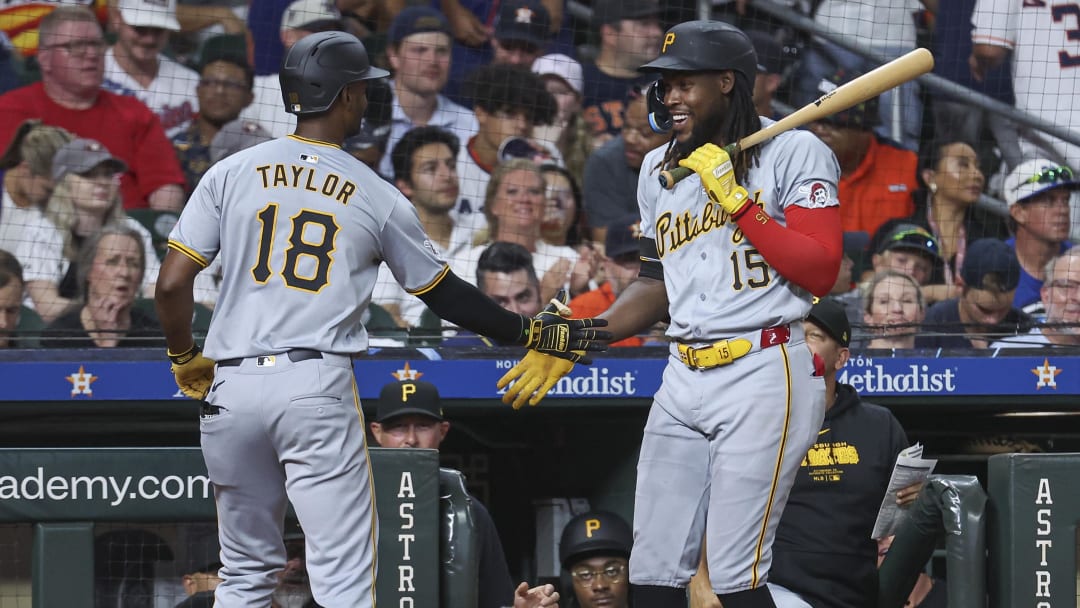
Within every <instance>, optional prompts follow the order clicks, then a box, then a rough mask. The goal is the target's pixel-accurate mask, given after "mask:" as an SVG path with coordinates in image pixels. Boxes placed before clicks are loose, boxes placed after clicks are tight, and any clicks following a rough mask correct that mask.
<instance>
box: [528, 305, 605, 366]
mask: <svg viewBox="0 0 1080 608" xmlns="http://www.w3.org/2000/svg"><path fill="white" fill-rule="evenodd" d="M568 300H569V297H568V296H567V294H566V290H563V289H560V290H559V293H558V294H556V295H555V297H554V298H553V299H552V300H551V303H550V304H548V305H547V306H546V307H544V310H541V311H540V312H539V313H537V315H536V316H535V317H533V318H532V319H531V320H530V321H529V327H528V328H527V329H526V331H525V335H524V339H523V341H522V344H523V345H524V346H525V348H528V349H530V350H535V351H537V352H541V353H544V354H546V355H553V356H555V357H561V358H563V359H567V360H569V361H572V362H574V363H581V364H583V365H588V364H590V363H592V359H590V358H589V357H587V356H585V355H586V351H594V352H600V351H605V350H607V342H609V341H610V340H611V334H610V333H609V332H606V331H597V330H595V329H593V328H594V327H606V326H607V320H606V319H568V318H567V317H569V316H570V308H569V307H568V306H566V302H567V301H568Z"/></svg>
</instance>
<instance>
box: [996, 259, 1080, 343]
mask: <svg viewBox="0 0 1080 608" xmlns="http://www.w3.org/2000/svg"><path fill="white" fill-rule="evenodd" d="M1046 279H1047V280H1046V282H1045V283H1043V286H1042V288H1041V289H1040V290H1039V291H1040V294H1041V296H1042V302H1043V307H1044V309H1045V310H1046V318H1045V320H1044V323H1043V324H1041V325H1040V326H1039V327H1035V328H1033V329H1032V330H1031V332H1030V333H1028V334H1026V335H1022V336H1010V337H1008V338H1004V339H1002V340H999V341H997V342H994V343H993V344H991V345H990V347H991V348H1024V347H1033V346H1076V345H1077V344H1080V249H1069V250H1068V251H1066V252H1065V253H1062V254H1061V255H1059V256H1057V257H1055V258H1053V259H1052V260H1050V262H1048V263H1047V264H1046Z"/></svg>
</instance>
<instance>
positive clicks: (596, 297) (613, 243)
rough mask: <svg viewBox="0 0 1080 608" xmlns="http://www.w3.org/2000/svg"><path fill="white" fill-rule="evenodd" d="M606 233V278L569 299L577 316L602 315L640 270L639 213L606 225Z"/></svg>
mask: <svg viewBox="0 0 1080 608" xmlns="http://www.w3.org/2000/svg"><path fill="white" fill-rule="evenodd" d="M605 233H606V236H605V237H604V255H603V256H602V257H601V258H600V260H601V261H600V264H601V270H602V272H603V276H604V277H605V278H606V279H607V280H605V281H604V282H603V283H601V284H600V286H599V287H597V288H596V289H593V290H591V291H587V292H585V293H583V294H581V295H579V296H577V297H576V298H574V299H573V300H570V310H572V311H573V314H574V317H575V318H579V319H587V318H591V317H596V316H599V315H600V313H602V312H604V311H605V310H607V309H608V308H610V307H611V305H612V304H614V303H615V298H617V297H618V296H619V294H620V293H622V291H623V290H624V289H626V287H627V286H628V285H629V284H630V283H631V282H633V280H634V279H635V278H637V276H638V272H640V271H641V253H640V244H639V243H638V239H640V238H641V219H640V218H639V217H638V215H637V214H634V215H630V216H627V217H624V218H623V219H622V221H619V222H615V223H613V224H611V225H610V226H607V230H605ZM644 343H645V341H644V340H643V339H642V338H641V337H639V336H632V337H629V338H626V339H625V340H619V341H618V342H613V343H612V344H610V346H641V345H642V344H644Z"/></svg>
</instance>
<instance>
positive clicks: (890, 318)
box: [863, 270, 926, 349]
mask: <svg viewBox="0 0 1080 608" xmlns="http://www.w3.org/2000/svg"><path fill="white" fill-rule="evenodd" d="M864 302H865V303H866V312H865V314H864V315H863V322H864V323H865V324H866V326H867V332H868V333H869V334H870V336H871V339H870V342H869V343H868V344H867V345H866V347H867V348H889V349H894V348H915V337H916V334H918V332H919V326H920V325H921V324H922V322H923V319H924V318H926V301H925V300H924V299H923V293H922V288H921V287H920V286H919V284H918V283H917V282H916V281H915V279H913V278H911V277H910V276H908V275H906V274H904V273H902V272H897V271H895V270H885V271H882V272H879V273H877V274H876V275H874V277H873V278H872V279H870V281H869V282H868V283H867V287H866V294H865V296H864Z"/></svg>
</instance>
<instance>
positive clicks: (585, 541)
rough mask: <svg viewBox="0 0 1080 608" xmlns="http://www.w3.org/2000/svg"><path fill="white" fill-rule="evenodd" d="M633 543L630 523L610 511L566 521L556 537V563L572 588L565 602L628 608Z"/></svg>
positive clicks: (585, 606) (579, 606)
mask: <svg viewBox="0 0 1080 608" xmlns="http://www.w3.org/2000/svg"><path fill="white" fill-rule="evenodd" d="M633 544H634V534H633V532H631V531H630V525H629V524H628V523H626V520H624V519H623V518H622V517H619V516H618V515H616V514H615V513H611V512H610V511H589V512H587V513H582V514H581V515H578V516H576V517H574V518H573V519H571V520H570V521H568V522H567V523H566V527H565V528H563V532H562V536H561V537H560V539H559V562H560V563H561V564H562V567H563V570H565V571H566V572H568V573H569V574H570V582H571V583H572V584H573V589H574V596H573V598H572V599H571V602H570V603H569V604H568V605H569V606H571V608H574V607H577V608H600V607H601V606H603V607H604V608H629V606H630V576H629V570H630V548H631V546H632V545H633ZM715 597H716V596H713V598H714V599H715ZM575 600H576V603H574V601H575Z"/></svg>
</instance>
